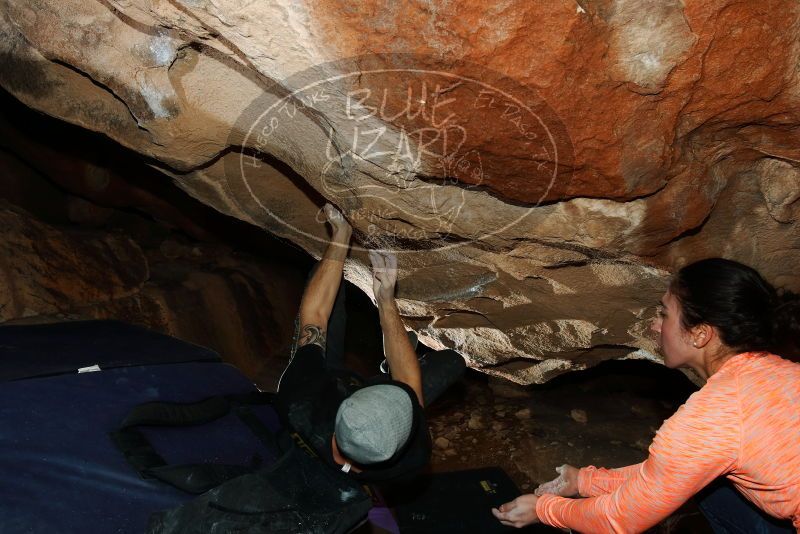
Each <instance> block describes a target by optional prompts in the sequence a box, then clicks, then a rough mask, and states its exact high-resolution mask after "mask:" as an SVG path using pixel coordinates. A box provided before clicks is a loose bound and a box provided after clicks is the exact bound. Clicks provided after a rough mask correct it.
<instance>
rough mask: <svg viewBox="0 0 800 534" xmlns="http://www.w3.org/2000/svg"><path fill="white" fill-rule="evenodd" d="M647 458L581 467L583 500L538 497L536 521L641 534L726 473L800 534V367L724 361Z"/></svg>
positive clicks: (758, 358)
mask: <svg viewBox="0 0 800 534" xmlns="http://www.w3.org/2000/svg"><path fill="white" fill-rule="evenodd" d="M649 452H650V454H649V456H648V458H647V460H645V461H644V462H642V463H641V464H637V465H632V466H628V467H623V468H621V469H598V468H596V467H586V468H583V469H581V470H580V474H579V477H578V490H579V492H580V494H581V495H584V496H587V497H588V498H586V499H566V498H563V497H558V496H555V495H544V496H542V497H540V498H539V500H538V502H537V504H536V513H537V515H538V516H539V519H540V520H541V521H542V522H543V523H546V524H548V525H552V526H555V527H559V528H572V529H575V530H578V531H579V532H585V533H591V532H641V531H643V530H646V529H647V528H649V527H651V526H653V525H655V524H656V523H658V522H659V521H661V520H662V519H664V518H666V517H667V516H668V515H670V514H671V513H672V512H674V511H675V510H676V509H677V508H678V507H679V506H680V505H681V504H683V503H684V502H686V501H687V500H688V499H689V498H690V497H691V496H692V495H694V494H695V493H697V492H698V491H700V490H701V489H702V488H703V487H705V486H706V485H707V484H709V483H710V482H711V481H712V480H714V479H715V478H717V477H719V476H722V475H725V476H727V478H728V479H729V480H730V481H731V482H732V483H733V484H734V485H735V486H736V488H737V489H738V490H739V491H740V492H741V493H742V494H744V496H745V497H746V498H747V499H749V500H751V501H752V502H753V503H755V504H756V505H757V506H758V507H759V508H761V509H762V510H764V511H765V512H767V513H768V514H770V515H772V516H774V517H777V518H782V519H791V520H792V522H793V524H794V526H795V528H796V529H797V531H798V532H800V365H798V364H795V363H792V362H790V361H787V360H784V359H782V358H780V357H778V356H775V355H773V354H765V353H743V354H739V355H736V356H734V357H732V358H731V359H729V360H728V361H727V362H725V363H724V364H723V366H722V367H721V368H720V369H719V370H718V371H717V372H716V373H715V374H713V375H712V376H711V377H710V378H709V379H708V382H707V383H706V384H705V386H703V387H702V388H701V389H700V390H699V391H697V392H695V393H694V394H693V395H692V396H691V397H689V399H688V400H687V401H686V403H685V404H684V405H683V406H681V407H680V409H678V411H677V412H676V413H675V414H674V415H673V416H672V417H670V418H669V419H667V420H666V421H665V422H664V424H663V425H662V426H661V428H660V429H659V430H658V432H657V433H656V437H655V439H654V440H653V443H652V445H651V446H650V451H649Z"/></svg>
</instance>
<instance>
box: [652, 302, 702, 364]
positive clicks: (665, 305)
mask: <svg viewBox="0 0 800 534" xmlns="http://www.w3.org/2000/svg"><path fill="white" fill-rule="evenodd" d="M652 329H653V331H654V332H655V333H657V334H658V336H659V340H658V348H659V351H660V352H661V355H662V356H663V357H664V365H666V366H667V367H669V368H670V369H676V368H678V367H686V366H689V364H690V362H691V361H692V359H693V357H695V351H693V350H692V349H693V347H692V342H691V340H690V336H689V334H688V333H687V332H686V331H685V330H684V329H683V326H682V325H681V309H680V304H678V299H676V298H675V297H674V296H673V295H672V293H670V292H669V291H667V292H666V293H665V294H664V296H663V297H662V298H661V305H660V306H659V309H658V316H657V317H656V319H655V320H654V321H653V325H652Z"/></svg>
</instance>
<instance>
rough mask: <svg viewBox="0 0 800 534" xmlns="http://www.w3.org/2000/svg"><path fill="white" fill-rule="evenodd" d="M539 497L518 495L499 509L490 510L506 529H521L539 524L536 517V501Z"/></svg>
mask: <svg viewBox="0 0 800 534" xmlns="http://www.w3.org/2000/svg"><path fill="white" fill-rule="evenodd" d="M538 500H539V497H537V496H536V495H533V494H530V493H529V494H527V495H520V496H519V497H517V498H516V499H514V500H513V501H511V502H507V503H505V504H503V505H501V506H500V508H492V514H494V516H495V517H496V518H497V519H499V520H500V523H502V524H504V525H505V526H507V527H515V528H522V527H524V526H527V525H532V524H534V523H538V522H539V517H538V516H537V515H536V501H538Z"/></svg>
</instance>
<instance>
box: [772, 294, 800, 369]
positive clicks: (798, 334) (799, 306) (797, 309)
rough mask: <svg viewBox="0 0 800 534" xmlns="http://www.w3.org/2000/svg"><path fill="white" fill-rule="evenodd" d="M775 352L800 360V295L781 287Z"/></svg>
mask: <svg viewBox="0 0 800 534" xmlns="http://www.w3.org/2000/svg"><path fill="white" fill-rule="evenodd" d="M773 332H774V334H773V337H774V344H775V349H774V350H773V352H775V353H776V354H780V355H781V356H783V357H785V358H788V359H790V360H794V361H800V295H798V294H796V293H793V292H791V291H788V290H785V289H781V290H778V292H777V294H776V303H775V315H774V320H773Z"/></svg>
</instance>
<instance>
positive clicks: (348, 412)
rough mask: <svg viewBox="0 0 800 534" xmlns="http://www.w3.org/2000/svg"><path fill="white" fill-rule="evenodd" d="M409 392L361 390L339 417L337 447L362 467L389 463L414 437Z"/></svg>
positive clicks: (387, 387)
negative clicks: (412, 434)
mask: <svg viewBox="0 0 800 534" xmlns="http://www.w3.org/2000/svg"><path fill="white" fill-rule="evenodd" d="M411 402H412V401H411V398H410V397H409V395H408V393H406V391H405V390H404V389H402V388H400V387H398V386H393V385H391V384H378V385H375V386H368V387H365V388H362V389H359V390H358V391H356V392H355V393H353V394H352V395H350V396H349V397H347V398H346V399H345V400H344V401H343V402H342V404H341V405H340V406H339V411H338V412H337V413H336V444H337V445H338V447H339V451H341V453H342V454H343V455H344V456H345V457H346V458H348V459H350V460H353V461H354V462H356V463H359V464H374V463H377V462H382V461H384V460H388V459H389V458H391V457H392V456H394V454H395V453H396V452H397V451H398V450H400V448H402V447H403V445H405V443H406V440H408V436H409V435H410V434H411V422H412V419H413V417H414V406H413V405H412V404H411Z"/></svg>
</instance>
